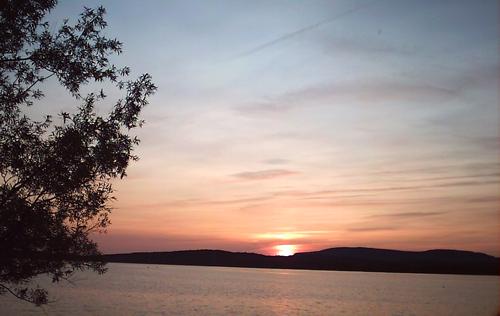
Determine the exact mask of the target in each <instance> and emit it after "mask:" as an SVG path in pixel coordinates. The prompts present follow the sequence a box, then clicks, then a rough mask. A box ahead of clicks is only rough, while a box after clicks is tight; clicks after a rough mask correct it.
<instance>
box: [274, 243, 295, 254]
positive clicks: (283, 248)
mask: <svg viewBox="0 0 500 316" xmlns="http://www.w3.org/2000/svg"><path fill="white" fill-rule="evenodd" d="M274 249H276V255H278V256H292V255H293V254H295V251H296V247H295V245H277V246H275V247H274Z"/></svg>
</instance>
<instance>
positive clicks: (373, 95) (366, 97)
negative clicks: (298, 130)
mask: <svg viewBox="0 0 500 316" xmlns="http://www.w3.org/2000/svg"><path fill="white" fill-rule="evenodd" d="M459 92H460V91H459V89H458V88H457V89H455V88H453V87H447V86H440V85H435V84H430V83H427V82H419V81H414V80H406V81H405V80H402V79H396V78H366V79H363V80H352V81H344V82H331V83H328V84H320V85H313V86H310V87H306V88H303V89H298V90H295V91H290V92H287V93H284V94H281V95H277V96H275V97H271V98H268V100H266V101H265V102H258V103H255V104H250V105H248V104H247V105H240V106H237V107H235V108H234V110H235V111H236V112H237V113H239V114H241V115H266V116H268V115H270V114H274V115H275V114H282V113H287V112H290V111H292V110H295V109H298V108H304V107H310V106H317V105H322V106H334V105H344V104H346V103H355V104H356V103H358V104H359V103H361V104H364V105H373V104H380V103H394V102H398V103H402V104H403V103H408V102H419V103H422V102H424V103H430V102H437V101H440V102H442V101H444V100H447V99H450V98H453V97H456V96H458V95H459ZM433 104H434V103H433Z"/></svg>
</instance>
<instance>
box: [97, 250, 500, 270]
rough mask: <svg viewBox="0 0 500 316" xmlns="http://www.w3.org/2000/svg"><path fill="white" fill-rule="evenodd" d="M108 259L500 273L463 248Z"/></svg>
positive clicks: (498, 265)
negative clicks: (417, 250)
mask: <svg viewBox="0 0 500 316" xmlns="http://www.w3.org/2000/svg"><path fill="white" fill-rule="evenodd" d="M105 259H106V260H107V261H109V262H127V263H149V264H173V265H198V266H224V267H248V268H281V269H309V270H342V271H370V272H405V273H442V274H479V275H498V274H500V273H499V272H500V258H496V257H493V256H490V255H486V254H483V253H477V252H470V251H462V250H443V249H437V250H427V251H419V252H416V251H399V250H387V249H375V248H346V247H343V248H330V249H324V250H320V251H313V252H303V253H296V254H295V255H293V256H289V257H283V256H266V255H261V254H256V253H243V252H229V251H223V250H183V251H171V252H135V253H127V254H110V255H105Z"/></svg>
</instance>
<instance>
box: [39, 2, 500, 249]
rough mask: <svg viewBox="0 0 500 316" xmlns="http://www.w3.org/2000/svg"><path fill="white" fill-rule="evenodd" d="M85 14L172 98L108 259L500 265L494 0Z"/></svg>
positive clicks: (47, 104) (65, 10) (209, 6)
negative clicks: (244, 254)
mask: <svg viewBox="0 0 500 316" xmlns="http://www.w3.org/2000/svg"><path fill="white" fill-rule="evenodd" d="M84 5H85V6H88V7H96V6H98V5H103V6H104V7H105V8H106V9H107V21H108V24H109V26H108V28H107V30H106V33H107V34H108V35H109V36H111V37H117V38H118V39H120V40H121V41H122V42H123V43H124V53H123V54H122V55H120V56H118V57H116V58H113V61H114V62H116V64H118V65H128V66H130V67H131V68H132V75H133V76H137V75H139V74H141V73H145V72H147V73H150V74H151V75H152V76H153V80H154V82H155V83H156V85H157V86H158V92H157V93H156V94H155V95H154V97H152V98H151V103H150V104H149V105H148V106H147V108H145V110H144V112H143V118H144V119H145V120H146V124H145V126H144V127H143V128H142V129H141V130H140V131H137V133H136V134H137V135H138V136H139V137H140V138H141V141H142V142H141V144H140V146H139V147H138V148H137V150H136V154H137V155H138V156H139V157H140V160H139V161H138V162H135V163H132V164H131V166H130V167H129V169H128V177H127V178H125V179H124V180H121V181H116V182H115V183H114V187H115V189H116V194H115V196H116V198H117V201H115V202H113V204H112V207H113V213H112V215H111V221H112V225H111V226H110V227H109V229H108V232H107V234H103V235H96V236H95V240H96V241H97V242H98V243H99V245H100V248H101V250H102V251H103V252H105V253H117V252H131V251H170V250H180V249H225V250H230V251H248V252H258V253H264V254H278V253H280V254H289V253H293V252H301V251H314V250H320V249H324V248H330V247H340V246H363V247H378V248H390V249H403V250H427V249H436V248H451V249H465V250H472V251H481V252H486V253H489V254H493V255H497V256H498V255H500V239H499V238H500V237H499V236H500V234H499V232H500V210H499V203H498V202H499V198H500V196H499V195H500V164H499V158H500V155H499V149H500V141H499V140H500V138H499V130H498V126H499V124H498V123H499V95H498V91H499V89H498V88H499V59H498V47H499V42H498V38H499V34H498V33H499V24H498V12H499V8H498V2H497V1H420V0H418V1H406V0H405V1H393V0H379V1H377V0H375V1H312V0H311V1H141V2H138V1H60V3H59V4H58V6H57V7H56V8H55V9H54V10H53V11H52V13H51V16H50V19H51V20H52V21H55V22H56V23H55V25H58V23H59V24H60V23H61V21H62V19H63V18H64V17H75V16H77V15H78V13H79V12H81V11H82V8H83V6H84ZM53 84H54V85H55V84H56V83H53ZM94 88H95V89H97V87H94V86H92V85H91V86H89V87H88V89H90V90H91V89H94ZM52 91H57V90H52ZM113 97H116V98H117V97H119V96H118V95H116V96H115V95H113V93H111V96H110V98H109V99H113ZM41 108H42V109H43V110H50V111H54V112H55V113H57V111H58V110H59V109H61V108H62V109H74V108H75V105H74V101H73V100H71V98H70V97H69V96H67V95H65V93H64V92H61V91H59V92H50V91H48V93H47V97H46V98H45V99H44V101H43V103H42V104H41ZM105 108H106V107H105V105H103V108H102V109H101V110H100V111H102V113H105V111H106V110H105ZM287 245H288V246H287Z"/></svg>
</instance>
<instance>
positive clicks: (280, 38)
mask: <svg viewBox="0 0 500 316" xmlns="http://www.w3.org/2000/svg"><path fill="white" fill-rule="evenodd" d="M377 1H378V0H373V1H370V2H368V3H367V2H364V3H363V4H361V5H358V6H355V7H353V8H351V9H349V10H346V11H343V12H340V13H338V14H335V15H333V16H332V17H330V18H328V19H326V20H323V21H320V22H316V23H313V24H310V25H307V26H305V27H302V28H300V29H297V30H295V31H292V32H289V33H286V34H283V35H281V36H278V37H276V38H275V39H273V40H271V41H268V42H265V43H262V44H260V45H257V46H255V47H253V48H251V49H249V50H247V51H245V52H242V53H240V54H238V55H236V56H235V57H233V58H232V59H231V60H235V59H239V58H243V57H248V56H250V55H253V54H255V53H258V52H260V51H262V50H265V49H267V48H270V47H272V46H275V45H277V44H279V43H281V42H283V41H287V40H289V39H292V38H294V37H297V36H299V35H302V34H304V33H307V32H310V31H312V30H314V29H317V28H319V27H321V26H323V25H325V24H329V23H332V22H334V21H335V20H337V19H340V18H342V17H344V16H346V15H350V14H352V13H355V12H356V11H358V10H361V9H363V8H366V7H368V6H370V5H372V4H373V3H375V2H377Z"/></svg>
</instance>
